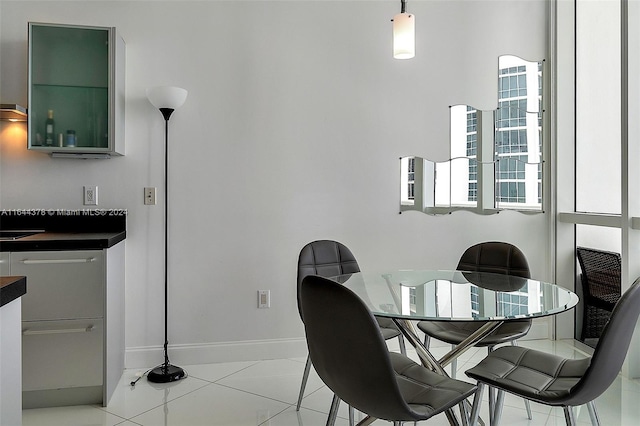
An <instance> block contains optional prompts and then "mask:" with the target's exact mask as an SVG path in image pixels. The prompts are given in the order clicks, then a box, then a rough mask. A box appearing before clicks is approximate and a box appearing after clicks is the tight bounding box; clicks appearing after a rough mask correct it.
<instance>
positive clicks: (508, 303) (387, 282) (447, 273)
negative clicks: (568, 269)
mask: <svg viewBox="0 0 640 426" xmlns="http://www.w3.org/2000/svg"><path fill="white" fill-rule="evenodd" d="M331 279H332V280H334V281H337V282H339V283H341V284H342V285H344V286H345V287H347V288H349V289H350V290H352V291H353V292H354V293H356V294H357V295H358V296H359V297H360V298H361V299H362V300H363V301H364V302H365V303H366V304H367V306H368V307H369V309H370V310H371V312H372V313H373V314H374V315H376V316H380V317H388V318H391V319H392V320H393V321H394V322H395V324H396V325H397V326H398V328H399V329H400V331H401V332H402V333H403V335H404V337H405V338H406V339H407V340H408V341H409V343H411V345H412V346H413V347H415V349H416V352H417V354H418V357H419V358H420V360H421V361H422V363H423V364H424V365H425V366H426V367H428V368H431V369H432V370H434V371H436V372H439V373H440V374H444V375H447V373H446V372H445V370H444V367H446V366H447V365H448V364H449V363H451V361H453V360H454V359H455V358H457V357H459V356H460V355H461V354H462V353H464V352H465V351H467V350H468V349H470V348H472V347H473V346H474V345H475V344H476V343H478V342H479V341H480V340H482V339H483V338H484V337H486V336H488V335H489V334H491V333H492V332H493V331H494V330H496V329H497V328H498V327H499V326H500V325H501V324H503V323H505V322H508V321H513V320H521V319H525V318H531V319H533V318H541V317H546V316H550V315H556V314H559V313H561V312H564V311H567V310H569V309H572V308H573V307H575V306H576V305H577V303H578V300H579V299H578V296H577V295H576V294H575V293H573V292H572V291H570V290H568V289H566V288H563V287H561V286H559V285H557V284H553V283H548V282H543V281H539V280H534V279H529V278H522V277H516V276H512V275H503V274H493V273H486V272H466V271H451V270H397V271H391V272H383V273H366V272H358V273H353V274H346V275H340V276H336V277H332V278H331ZM423 320H426V321H447V322H453V321H478V322H479V323H482V325H481V326H480V327H479V328H478V330H477V331H476V332H474V333H473V334H471V335H470V336H469V337H468V338H467V339H465V340H464V341H462V342H461V343H460V344H459V345H457V346H456V347H455V348H453V349H451V350H450V351H449V352H448V353H446V354H445V355H444V356H442V357H441V358H440V359H436V358H435V357H434V356H433V355H432V354H431V353H430V352H429V350H428V349H427V348H426V347H425V346H424V344H423V343H422V341H421V339H420V338H419V337H418V334H417V333H416V330H415V328H414V326H413V322H415V321H423Z"/></svg>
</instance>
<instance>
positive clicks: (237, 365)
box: [3, 340, 640, 426]
mask: <svg viewBox="0 0 640 426" xmlns="http://www.w3.org/2000/svg"><path fill="white" fill-rule="evenodd" d="M520 345H521V346H527V347H535V348H536V349H540V350H546V351H549V352H554V353H557V354H560V355H562V356H575V357H582V356H584V353H582V352H580V350H579V349H577V348H576V347H575V346H574V345H573V341H570V340H567V341H557V342H553V341H549V340H537V341H521V342H520ZM391 349H392V350H393V349H395V348H393V346H392V347H391ZM446 350H447V347H446V346H445V345H443V344H440V345H438V346H434V347H433V348H432V351H433V352H434V354H435V355H436V356H438V355H441V354H443V353H445V352H446ZM485 354H486V350H485V349H476V348H474V349H472V350H470V351H468V352H467V353H466V354H464V355H463V356H462V357H461V358H460V360H459V362H458V372H459V374H458V378H461V379H465V378H466V376H465V375H464V373H463V372H464V371H465V370H466V369H468V368H470V367H472V366H473V365H475V363H477V362H478V361H479V360H480V359H482V358H483V357H484V356H485ZM410 356H411V357H412V358H414V359H417V357H416V356H415V353H410ZM304 362H305V359H304V358H292V359H275V360H265V361H255V362H229V363H221V364H205V365H188V366H185V365H181V367H183V368H184V369H185V370H186V371H187V373H188V375H189V376H188V377H187V378H186V379H184V380H181V381H179V382H174V383H171V384H163V385H159V384H153V383H150V382H149V381H147V380H146V378H143V379H141V380H140V381H139V382H138V383H137V384H136V386H135V387H132V386H131V385H130V382H131V380H133V379H135V378H136V373H138V372H140V371H141V370H127V371H125V372H124V374H123V376H122V379H121V381H120V384H119V385H118V389H117V390H116V392H115V394H114V396H113V398H112V399H111V401H110V403H109V405H108V406H107V407H101V406H97V405H96V406H74V407H57V408H41V409H31V410H24V411H23V425H24V426H54V425H60V426H62V425H64V426H76V425H77V426H80V425H108V426H112V425H122V426H135V425H144V426H156V425H163V426H164V425H169V426H191V425H193V426H195V425H224V426H232V425H242V426H252V425H264V426H303V425H304V426H321V425H324V424H325V421H326V417H327V412H328V409H329V405H330V403H331V398H332V393H331V391H329V390H328V389H327V388H326V387H325V386H324V384H323V383H322V381H321V380H320V378H319V377H318V376H317V375H316V374H315V372H312V374H311V375H310V377H309V382H308V384H307V390H306V393H305V398H304V400H303V404H302V409H301V410H300V411H299V412H296V410H295V404H296V400H297V396H298V390H299V386H300V380H301V377H302V372H303V369H304ZM485 395H486V392H485ZM596 403H597V408H598V411H599V415H600V419H601V423H602V425H603V426H616V425H620V426H632V425H633V426H635V425H637V424H640V420H639V419H640V380H627V379H624V378H621V377H619V378H618V379H617V380H616V381H615V383H614V384H613V385H612V386H611V387H610V389H609V390H608V391H607V392H606V393H605V394H604V395H603V396H601V397H600V398H599V399H598V400H597V402H596ZM531 405H532V410H533V420H528V419H527V417H526V411H525V409H524V404H523V403H522V401H521V400H519V399H517V398H515V397H510V396H507V397H506V398H505V407H504V411H503V418H502V419H503V421H502V424H503V425H515V426H517V425H535V426H538V425H539V426H543V425H548V426H549V425H564V424H565V422H564V417H563V414H562V410H560V409H555V408H554V409H551V408H549V407H546V406H543V405H539V404H535V403H532V404H531ZM578 411H579V412H577V419H578V422H579V424H581V425H588V424H590V423H589V415H588V412H587V409H586V407H580V409H579V410H578ZM357 416H358V415H357ZM481 416H483V417H484V418H485V419H487V418H488V414H487V404H486V403H485V404H483V409H482V411H481ZM373 424H374V426H375V425H383V424H390V423H388V422H384V421H381V420H378V421H376V422H374V423H373ZM446 424H447V421H446V418H445V417H444V415H439V416H436V417H434V418H432V419H430V420H428V421H424V422H420V423H419V425H425V426H429V425H432V426H439V425H446ZM336 425H338V426H345V425H348V421H347V407H346V405H345V404H342V405H341V407H340V411H339V418H338V420H337V422H336ZM3 426H5V425H3ZM6 426H8V425H6Z"/></svg>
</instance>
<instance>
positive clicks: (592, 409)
mask: <svg viewBox="0 0 640 426" xmlns="http://www.w3.org/2000/svg"><path fill="white" fill-rule="evenodd" d="M587 409H588V410H589V417H590V418H591V426H600V418H599V417H598V412H597V411H596V402H595V401H591V402H587Z"/></svg>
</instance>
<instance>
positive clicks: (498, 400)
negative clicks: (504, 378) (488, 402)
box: [490, 389, 504, 426]
mask: <svg viewBox="0 0 640 426" xmlns="http://www.w3.org/2000/svg"><path fill="white" fill-rule="evenodd" d="M503 406H504V391H503V390H502V389H498V396H497V397H496V408H495V410H496V412H495V413H494V414H493V421H492V422H491V423H490V424H491V426H498V425H499V424H500V420H501V419H502V407H503Z"/></svg>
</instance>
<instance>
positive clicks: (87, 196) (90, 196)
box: [83, 186, 98, 206]
mask: <svg viewBox="0 0 640 426" xmlns="http://www.w3.org/2000/svg"><path fill="white" fill-rule="evenodd" d="M83 192H84V200H83V203H84V205H85V206H97V205H98V187H97V186H85V187H83Z"/></svg>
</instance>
